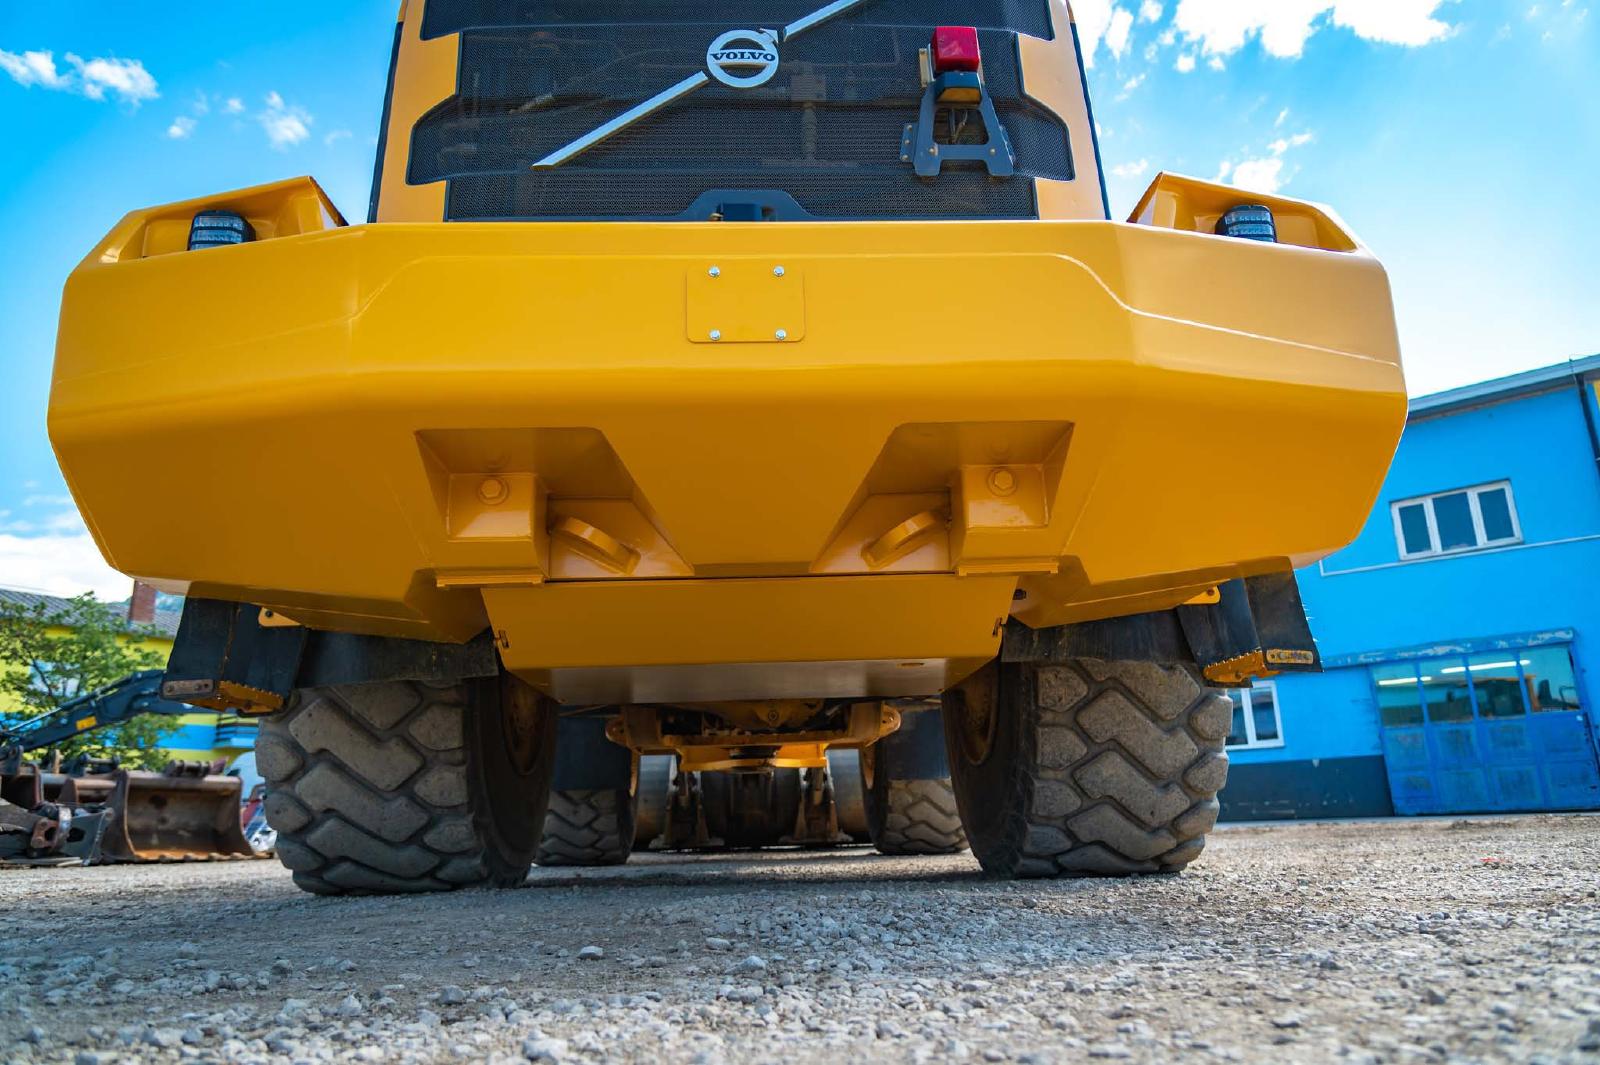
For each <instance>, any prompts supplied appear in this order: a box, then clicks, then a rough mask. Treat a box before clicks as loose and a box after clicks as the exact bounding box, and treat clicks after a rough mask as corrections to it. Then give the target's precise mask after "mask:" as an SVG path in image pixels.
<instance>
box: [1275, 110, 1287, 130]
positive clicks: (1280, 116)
mask: <svg viewBox="0 0 1600 1065" xmlns="http://www.w3.org/2000/svg"><path fill="white" fill-rule="evenodd" d="M1288 118H1289V109H1288V108H1287V107H1285V108H1284V109H1283V110H1282V111H1279V112H1278V117H1277V118H1275V119H1273V120H1272V128H1273V129H1277V128H1278V127H1279V126H1281V125H1283V124H1284V122H1285V121H1287V120H1288Z"/></svg>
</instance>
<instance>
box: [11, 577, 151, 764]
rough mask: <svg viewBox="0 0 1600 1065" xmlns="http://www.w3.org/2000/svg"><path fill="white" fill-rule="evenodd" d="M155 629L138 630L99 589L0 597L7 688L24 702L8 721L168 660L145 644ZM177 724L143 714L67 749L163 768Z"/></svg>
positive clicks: (67, 754)
mask: <svg viewBox="0 0 1600 1065" xmlns="http://www.w3.org/2000/svg"><path fill="white" fill-rule="evenodd" d="M153 634H154V630H153V629H148V628H146V629H137V628H132V629H130V627H129V626H128V624H127V622H126V621H125V620H124V619H123V617H122V615H121V613H120V612H119V611H118V610H117V609H116V608H114V607H110V606H107V605H106V604H105V603H102V602H100V601H99V600H97V599H95V597H94V596H93V595H87V594H86V595H80V596H78V597H77V598H76V599H69V600H66V601H65V605H62V604H61V603H59V602H52V601H49V600H42V599H41V600H38V601H36V602H33V603H28V604H19V603H9V602H0V692H3V693H4V694H5V695H7V696H10V698H9V699H7V700H6V702H7V703H10V704H13V705H18V706H20V710H17V711H13V713H12V714H11V715H10V719H9V720H6V719H5V715H4V714H3V713H0V723H4V724H8V725H13V726H14V725H16V724H18V723H19V722H20V721H24V720H27V719H29V718H32V717H36V716H38V715H39V714H43V713H47V712H49V711H51V710H54V709H56V708H57V707H59V706H61V705H62V704H63V703H66V702H68V701H70V700H71V699H73V698H75V697H76V696H78V695H81V694H84V693H86V692H90V691H94V690H95V689H96V688H102V687H104V686H105V685H107V684H110V683H112V682H113V681H118V680H121V679H122V678H123V677H125V676H127V675H128V674H129V673H133V672H136V671H137V670H141V669H152V668H154V667H156V666H160V665H163V664H164V663H163V659H162V655H161V654H160V653H159V652H156V651H152V650H150V649H148V648H145V647H141V646H139V644H140V643H141V641H144V640H146V639H148V638H149V637H150V636H151V635H153ZM171 730H172V725H171V723H170V721H168V720H163V719H162V718H160V717H158V716H155V715H151V714H142V715H140V716H139V717H135V718H133V719H131V720H129V721H127V722H125V723H123V724H121V725H118V726H115V727H113V728H105V729H100V730H98V731H95V732H90V733H86V734H84V735H82V736H79V737H77V738H76V739H72V740H69V741H67V742H66V743H63V744H62V745H61V746H60V748H59V750H60V752H61V755H62V757H63V758H71V757H73V756H75V755H78V754H87V755H89V756H90V757H94V758H116V759H117V760H119V761H120V762H122V764H123V765H125V766H128V767H129V768H134V769H153V768H159V766H160V765H161V764H162V763H163V762H165V760H166V756H165V755H164V754H162V753H161V751H160V750H158V747H159V745H160V743H161V739H162V737H163V736H164V735H165V734H166V733H168V732H170V731H171Z"/></svg>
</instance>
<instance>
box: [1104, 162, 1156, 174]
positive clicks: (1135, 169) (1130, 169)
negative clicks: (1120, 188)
mask: <svg viewBox="0 0 1600 1065" xmlns="http://www.w3.org/2000/svg"><path fill="white" fill-rule="evenodd" d="M1149 169H1150V160H1148V159H1140V160H1139V161H1138V162H1137V163H1119V164H1118V165H1116V166H1114V167H1112V168H1111V173H1112V174H1113V175H1114V176H1116V177H1119V178H1136V177H1141V176H1143V174H1144V172H1145V171H1147V170H1149Z"/></svg>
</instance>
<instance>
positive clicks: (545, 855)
mask: <svg viewBox="0 0 1600 1065" xmlns="http://www.w3.org/2000/svg"><path fill="white" fill-rule="evenodd" d="M559 731H560V740H559V742H558V743H557V754H556V769H555V782H554V784H553V785H552V786H551V789H550V809H549V812H548V813H546V814H545V818H544V838H543V839H542V840H541V841H540V843H539V853H538V856H537V857H536V858H535V861H537V862H538V863H539V864H540V865H621V864H622V863H623V862H625V861H627V860H628V855H629V854H631V853H633V842H634V840H633V835H634V804H635V801H636V799H637V795H638V773H637V768H636V767H637V764H638V763H637V762H636V760H635V759H634V756H633V752H632V751H630V750H628V748H626V747H623V746H620V745H618V744H615V743H612V742H611V741H610V740H609V739H607V738H606V721H605V718H603V717H565V718H562V719H561V725H560V730H559Z"/></svg>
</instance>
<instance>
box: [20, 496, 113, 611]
mask: <svg viewBox="0 0 1600 1065" xmlns="http://www.w3.org/2000/svg"><path fill="white" fill-rule="evenodd" d="M24 503H27V501H26V500H25V501H24ZM28 505H31V504H28ZM6 516H7V514H6V512H4V511H0V585H4V586H6V587H8V588H23V589H26V590H29V591H36V592H45V593H47V594H50V595H63V596H73V595H81V594H82V593H84V592H93V593H95V595H97V596H99V597H100V598H101V599H104V600H108V601H111V602H115V601H117V600H119V599H123V598H126V597H127V595H128V589H129V586H130V582H129V580H128V578H127V577H124V576H123V575H122V574H120V573H118V572H117V571H116V570H114V569H112V568H111V567H110V566H108V565H106V563H105V559H103V558H101V557H100V549H99V548H98V547H96V546H95V544H94V538H93V537H91V536H90V535H89V531H88V529H86V528H85V527H84V524H83V519H82V518H80V517H79V516H78V512H77V511H76V510H68V511H62V512H60V513H58V514H53V515H51V516H50V517H48V518H46V519H45V520H44V521H43V522H42V523H40V524H38V525H35V524H34V523H31V522H6V521H5V520H4V519H5V518H6ZM33 529H43V530H46V531H45V532H44V534H43V535H38V536H25V535H18V534H19V533H23V532H27V531H31V530H33Z"/></svg>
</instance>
